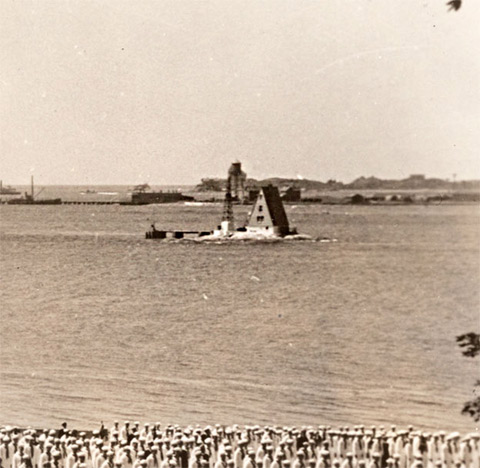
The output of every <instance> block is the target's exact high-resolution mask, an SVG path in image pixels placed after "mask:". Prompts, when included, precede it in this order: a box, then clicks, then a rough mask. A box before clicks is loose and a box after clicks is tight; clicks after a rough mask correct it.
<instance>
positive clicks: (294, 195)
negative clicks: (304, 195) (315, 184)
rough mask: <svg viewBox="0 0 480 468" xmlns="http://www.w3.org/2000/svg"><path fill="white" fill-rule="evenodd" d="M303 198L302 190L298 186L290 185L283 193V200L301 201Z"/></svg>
mask: <svg viewBox="0 0 480 468" xmlns="http://www.w3.org/2000/svg"><path fill="white" fill-rule="evenodd" d="M300 199H301V190H300V189H299V188H296V187H288V188H287V190H285V191H284V192H283V193H282V200H283V201H287V202H299V201H300Z"/></svg>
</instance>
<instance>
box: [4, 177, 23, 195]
mask: <svg viewBox="0 0 480 468" xmlns="http://www.w3.org/2000/svg"><path fill="white" fill-rule="evenodd" d="M0 195H20V192H19V191H18V190H17V189H16V188H14V187H11V186H10V185H6V186H5V187H4V186H3V184H2V181H1V180H0Z"/></svg>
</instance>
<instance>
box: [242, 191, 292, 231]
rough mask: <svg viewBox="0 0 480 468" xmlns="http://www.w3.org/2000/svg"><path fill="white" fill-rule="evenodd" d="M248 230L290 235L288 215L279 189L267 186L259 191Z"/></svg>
mask: <svg viewBox="0 0 480 468" xmlns="http://www.w3.org/2000/svg"><path fill="white" fill-rule="evenodd" d="M247 229H248V231H251V232H258V233H262V234H268V233H271V234H272V235H276V236H286V235H288V234H289V233H290V227H289V225H288V219H287V214H286V213H285V209H284V207H283V203H282V199H281V198H280V193H279V191H278V188H277V187H274V186H273V185H267V186H264V187H261V188H260V189H259V192H258V196H257V199H256V201H255V204H254V205H253V209H252V213H251V215H250V220H249V222H248V227H247Z"/></svg>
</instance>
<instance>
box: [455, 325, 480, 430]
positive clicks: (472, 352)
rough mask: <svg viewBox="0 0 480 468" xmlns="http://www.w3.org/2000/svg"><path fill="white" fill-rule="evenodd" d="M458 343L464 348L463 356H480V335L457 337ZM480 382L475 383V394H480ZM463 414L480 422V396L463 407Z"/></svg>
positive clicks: (468, 334)
mask: <svg viewBox="0 0 480 468" xmlns="http://www.w3.org/2000/svg"><path fill="white" fill-rule="evenodd" d="M457 343H458V346H460V348H462V354H463V355H464V356H466V357H471V358H473V357H475V356H478V355H479V354H480V335H479V334H478V333H472V332H471V333H465V334H463V335H459V336H457ZM479 390H480V380H477V381H476V382H475V385H474V387H473V393H474V394H475V393H479ZM462 414H466V415H468V416H471V417H472V418H473V420H474V421H480V395H477V396H476V397H475V398H474V399H473V400H470V401H467V402H466V403H465V404H464V405H463V409H462Z"/></svg>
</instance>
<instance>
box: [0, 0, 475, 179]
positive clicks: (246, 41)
mask: <svg viewBox="0 0 480 468" xmlns="http://www.w3.org/2000/svg"><path fill="white" fill-rule="evenodd" d="M445 3H446V0H291V1H282V0H264V1H261V0H256V1H250V0H205V1H200V0H170V1H162V0H151V1H139V0H135V1H132V0H37V1H28V0H0V40H1V52H0V57H1V58H0V93H1V94H0V96H1V98H0V105H1V129H0V130H1V131H0V141H1V145H0V179H2V180H3V181H4V183H10V184H21V183H25V184H26V183H28V182H29V179H30V174H34V175H35V179H36V181H37V183H38V184H136V183H141V182H150V183H151V184H194V183H197V182H198V181H199V180H200V178H202V177H209V176H225V174H226V172H227V170H228V167H229V165H230V163H231V162H233V161H235V160H240V161H241V162H242V164H243V167H244V170H245V171H246V172H247V174H248V176H250V177H255V178H264V177H270V176H283V177H297V176H303V177H305V178H312V179H318V180H327V179H330V178H333V179H337V180H342V181H344V182H349V181H351V180H353V179H354V178H356V177H358V176H360V175H364V176H370V175H375V176H378V177H382V178H396V179H398V178H404V177H408V175H409V174H411V173H424V174H427V175H428V176H435V177H442V178H452V174H454V173H455V174H457V179H472V178H480V159H479V148H480V28H479V24H480V2H479V1H478V0H464V5H463V7H462V8H461V9H460V11H458V12H448V11H447V7H446V5H445Z"/></svg>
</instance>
